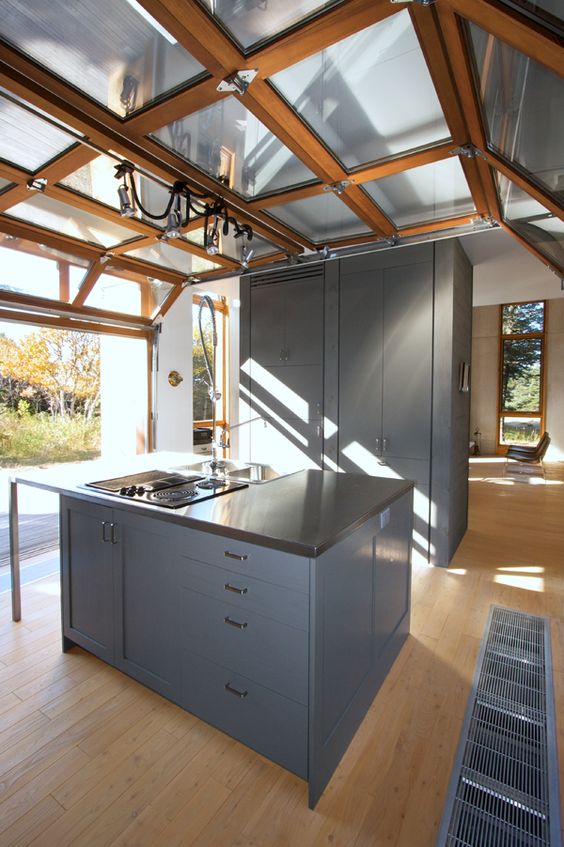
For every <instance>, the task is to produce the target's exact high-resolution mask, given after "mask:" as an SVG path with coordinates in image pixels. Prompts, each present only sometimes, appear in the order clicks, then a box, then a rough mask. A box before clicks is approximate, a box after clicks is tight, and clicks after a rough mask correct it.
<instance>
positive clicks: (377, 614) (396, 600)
mask: <svg viewBox="0 0 564 847" xmlns="http://www.w3.org/2000/svg"><path fill="white" fill-rule="evenodd" d="M409 506H410V504H409V502H407V503H406V502H405V498H404V500H402V501H400V502H399V503H397V504H394V507H393V509H387V510H386V511H385V512H384V513H383V515H382V518H383V520H382V523H384V522H385V520H387V521H388V523H387V524H386V525H385V526H383V527H382V529H381V530H380V532H379V533H378V534H377V535H376V536H375V538H374V605H373V611H374V655H375V658H376V659H377V658H378V656H379V655H380V654H381V652H382V651H383V650H384V649H385V647H386V644H387V643H388V640H389V639H390V638H391V637H392V636H393V633H394V631H395V629H396V627H397V626H398V624H399V623H400V621H401V620H402V619H403V618H404V616H405V614H406V613H407V611H408V609H409V599H410V598H409V595H410V587H411V584H410V564H409V529H410V525H411V514H410V509H409Z"/></svg>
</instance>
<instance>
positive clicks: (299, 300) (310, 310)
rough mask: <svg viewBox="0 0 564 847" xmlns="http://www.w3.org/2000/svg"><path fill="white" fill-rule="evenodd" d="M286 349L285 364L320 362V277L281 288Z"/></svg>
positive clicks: (321, 358)
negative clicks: (283, 299)
mask: <svg viewBox="0 0 564 847" xmlns="http://www.w3.org/2000/svg"><path fill="white" fill-rule="evenodd" d="M284 291H285V294H286V308H285V316H284V322H285V333H286V338H285V342H286V343H285V348H286V353H287V359H286V361H287V363H288V365H320V364H321V363H322V361H323V277H321V276H320V277H319V278H317V279H308V280H303V281H297V282H289V283H286V285H285V286H284Z"/></svg>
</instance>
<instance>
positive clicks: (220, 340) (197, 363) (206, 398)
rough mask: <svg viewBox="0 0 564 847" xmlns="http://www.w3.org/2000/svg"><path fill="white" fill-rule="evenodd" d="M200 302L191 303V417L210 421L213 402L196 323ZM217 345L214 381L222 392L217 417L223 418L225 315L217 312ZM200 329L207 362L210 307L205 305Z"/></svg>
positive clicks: (209, 340) (211, 355)
mask: <svg viewBox="0 0 564 847" xmlns="http://www.w3.org/2000/svg"><path fill="white" fill-rule="evenodd" d="M199 311H200V306H199V304H196V303H194V304H193V305H192V368H193V371H192V373H193V376H192V379H193V383H192V384H193V395H192V396H193V400H192V404H193V405H192V409H193V419H194V421H209V420H211V418H212V414H213V412H212V402H211V400H210V395H209V392H210V379H209V377H208V373H207V370H206V364H205V360H204V348H203V347H202V342H201V339H200V330H199V326H198V314H199ZM215 318H216V321H215V323H216V330H217V347H216V355H215V370H216V374H215V385H216V390H218V391H220V392H221V399H220V400H219V401H218V402H217V403H216V407H215V408H216V418H217V420H218V421H221V420H224V419H225V406H224V401H225V398H224V396H223V393H224V391H223V345H224V332H223V331H224V318H223V315H222V314H220V313H219V312H216V316H215ZM202 329H203V331H204V344H205V345H206V350H207V353H208V357H209V360H210V362H213V343H212V323H211V315H210V310H209V309H208V308H207V306H204V309H203V312H202Z"/></svg>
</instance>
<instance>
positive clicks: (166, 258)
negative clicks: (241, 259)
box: [124, 243, 219, 274]
mask: <svg viewBox="0 0 564 847" xmlns="http://www.w3.org/2000/svg"><path fill="white" fill-rule="evenodd" d="M124 255H126V256H132V257H133V258H134V259H143V260H144V261H146V262H151V263H152V264H153V265H160V266H161V267H163V268H170V269H171V270H174V271H179V272H180V273H183V274H192V273H205V271H213V270H214V269H215V268H218V267H219V265H216V264H214V262H208V261H207V259H202V258H200V256H193V255H192V254H191V253H188V252H187V251H186V250H181V249H179V248H178V247H172V246H171V245H170V244H160V243H159V244H151V245H149V246H146V247H137V249H134V250H128V251H127V253H125V254H124Z"/></svg>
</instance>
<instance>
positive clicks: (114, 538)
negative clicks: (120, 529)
mask: <svg viewBox="0 0 564 847" xmlns="http://www.w3.org/2000/svg"><path fill="white" fill-rule="evenodd" d="M110 529H111V535H110V538H111V541H112V544H117V543H118V541H119V539H118V537H117V533H116V529H117V524H115V523H111V524H110Z"/></svg>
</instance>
